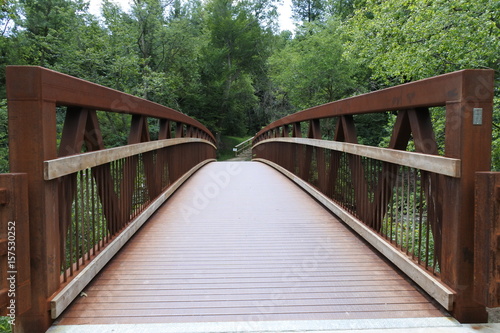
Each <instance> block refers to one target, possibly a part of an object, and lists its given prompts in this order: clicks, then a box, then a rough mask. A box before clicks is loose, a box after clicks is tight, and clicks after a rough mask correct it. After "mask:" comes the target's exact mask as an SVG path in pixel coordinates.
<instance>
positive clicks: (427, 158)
mask: <svg viewBox="0 0 500 333" xmlns="http://www.w3.org/2000/svg"><path fill="white" fill-rule="evenodd" d="M272 142H285V143H295V144H298V145H307V146H312V147H318V148H326V149H329V150H335V151H339V152H345V153H350V154H353V155H356V156H363V157H369V158H374V159H377V160H379V161H384V162H389V163H393V164H399V165H404V166H407V167H410V168H415V169H421V170H425V171H429V172H434V173H437V174H440V175H445V176H450V177H456V178H460V164H461V161H460V160H458V159H456V158H447V157H442V156H436V155H428V154H422V153H415V152H410V151H402V150H396V149H388V148H380V147H370V146H364V145H360V144H355V143H346V142H338V141H328V140H318V139H308V138H273V139H267V140H263V141H260V142H258V143H257V144H256V145H255V146H254V148H257V147H258V146H260V145H262V144H266V143H272Z"/></svg>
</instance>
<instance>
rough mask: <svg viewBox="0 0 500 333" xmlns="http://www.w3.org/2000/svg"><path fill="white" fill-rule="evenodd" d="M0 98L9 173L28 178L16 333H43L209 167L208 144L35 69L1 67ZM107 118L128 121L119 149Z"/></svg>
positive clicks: (116, 98) (147, 109)
mask: <svg viewBox="0 0 500 333" xmlns="http://www.w3.org/2000/svg"><path fill="white" fill-rule="evenodd" d="M7 95H8V108H9V143H10V169H11V172H20V173H25V174H26V175H27V179H28V181H27V183H28V194H29V221H30V229H29V245H30V254H31V281H30V285H31V309H30V310H28V311H27V312H26V313H24V314H22V315H21V316H18V319H17V329H18V331H19V332H23V331H25V332H45V330H46V329H47V328H48V327H49V326H50V324H51V321H52V319H55V318H57V316H58V315H59V314H60V313H61V312H62V311H63V310H64V309H65V307H66V306H67V305H69V304H70V303H71V301H72V300H73V299H74V298H75V297H77V296H78V295H79V294H80V293H81V291H82V290H83V288H84V287H85V286H86V284H87V283H88V282H90V281H91V279H92V278H93V277H94V276H95V275H96V274H97V273H98V272H99V270H100V269H101V268H103V267H104V265H105V264H106V263H107V262H108V261H109V260H110V259H111V257H112V256H113V255H114V254H115V253H116V252H117V251H118V250H119V249H120V247H121V246H123V245H124V244H125V242H126V241H127V240H128V239H129V238H130V237H131V236H132V235H133V233H134V232H135V231H136V230H137V229H138V228H139V227H140V226H141V225H142V224H143V223H144V222H145V221H146V220H147V218H148V217H149V216H151V215H152V214H153V213H154V211H155V210H156V209H157V208H158V207H159V206H160V205H161V203H163V202H164V201H165V200H166V199H167V198H168V196H169V195H171V194H172V193H173V191H175V189H176V188H177V187H178V186H180V184H181V183H182V182H183V181H184V180H186V179H187V178H188V177H189V176H190V175H191V174H192V173H193V172H195V171H196V170H197V169H198V168H200V167H201V166H203V165H204V164H206V163H208V162H210V161H212V160H214V158H215V150H216V147H215V138H214V136H213V135H212V134H211V132H210V131H209V130H208V129H207V128H205V127H204V126H203V125H202V124H200V123H199V122H198V121H196V120H194V119H192V118H190V117H188V116H186V115H184V114H182V113H180V112H177V111H175V110H172V109H169V108H166V107H163V106H160V105H158V104H155V103H152V102H149V101H146V100H143V99H140V98H137V97H133V96H131V95H127V94H124V93H121V92H118V91H116V90H112V89H109V88H105V87H102V86H99V85H96V84H92V83H90V82H87V81H83V80H79V79H76V78H73V77H70V76H67V75H64V74H60V73H57V72H54V71H51V70H47V69H44V68H40V67H23V66H12V67H8V68H7ZM56 110H59V112H56ZM61 110H62V111H61ZM106 113H108V114H109V113H123V114H128V115H130V116H128V117H129V119H130V131H129V134H128V142H127V144H126V145H124V146H120V147H113V148H107V147H106V142H104V139H103V135H102V132H101V128H100V125H101V121H102V119H103V118H106ZM61 114H62V115H64V125H63V127H62V131H61V133H60V138H58V137H57V124H58V122H57V119H56V118H57V117H58V116H59V117H60V116H61ZM151 123H154V125H155V127H157V131H156V132H155V134H154V136H155V139H154V140H151V132H152V131H150V128H149V124H151ZM156 137H157V138H156ZM26 236H28V235H18V237H26Z"/></svg>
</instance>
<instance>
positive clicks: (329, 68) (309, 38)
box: [270, 19, 362, 109]
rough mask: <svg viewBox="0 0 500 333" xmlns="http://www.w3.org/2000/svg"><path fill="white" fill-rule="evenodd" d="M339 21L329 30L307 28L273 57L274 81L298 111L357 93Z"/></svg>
mask: <svg viewBox="0 0 500 333" xmlns="http://www.w3.org/2000/svg"><path fill="white" fill-rule="evenodd" d="M340 27H341V24H340V22H339V21H338V20H336V19H331V20H329V21H328V23H327V25H326V27H323V26H319V25H314V24H313V25H308V26H307V27H306V28H307V29H308V30H309V31H313V32H314V33H312V34H309V33H306V34H304V35H303V36H302V37H301V38H296V39H295V40H293V41H292V42H290V43H289V44H288V45H287V46H286V47H285V48H284V49H283V50H281V51H280V52H278V53H276V54H274V55H273V57H272V58H271V61H270V62H271V65H272V68H273V72H272V73H273V74H272V77H273V80H274V82H275V83H276V84H277V85H278V86H279V87H280V89H281V90H282V91H284V92H285V93H286V94H287V96H288V98H289V100H290V102H291V104H292V105H293V106H294V107H295V108H296V109H305V108H309V107H312V106H315V105H318V104H322V103H326V102H331V101H334V100H337V99H340V98H343V97H346V96H349V95H352V94H353V93H355V92H360V91H361V89H362V85H360V84H359V83H358V82H356V68H354V67H353V66H352V65H351V63H350V62H349V59H346V58H345V57H344V48H343V39H344V36H343V32H342V30H341V29H340Z"/></svg>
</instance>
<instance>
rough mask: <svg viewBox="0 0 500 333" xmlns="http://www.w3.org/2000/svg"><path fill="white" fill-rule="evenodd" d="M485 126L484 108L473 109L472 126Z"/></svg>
mask: <svg viewBox="0 0 500 333" xmlns="http://www.w3.org/2000/svg"><path fill="white" fill-rule="evenodd" d="M482 124H483V108H474V109H472V125H482Z"/></svg>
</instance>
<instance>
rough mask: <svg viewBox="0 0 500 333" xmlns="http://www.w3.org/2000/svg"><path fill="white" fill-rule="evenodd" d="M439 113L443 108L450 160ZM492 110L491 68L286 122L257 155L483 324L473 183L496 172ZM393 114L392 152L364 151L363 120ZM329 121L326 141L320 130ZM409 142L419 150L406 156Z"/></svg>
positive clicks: (269, 131) (465, 317)
mask: <svg viewBox="0 0 500 333" xmlns="http://www.w3.org/2000/svg"><path fill="white" fill-rule="evenodd" d="M434 107H444V110H445V111H444V113H443V117H445V133H444V153H443V154H442V155H439V154H438V144H437V142H436V136H435V132H434V130H433V123H432V117H431V112H432V111H431V108H434ZM492 108H493V71H490V70H465V71H459V72H454V73H450V74H446V75H442V76H437V77H434V78H430V79H426V80H421V81H417V82H413V83H408V84H404V85H400V86H396V87H393V88H389V89H385V90H380V91H377V92H373V93H369V94H365V95H361V96H357V97H352V98H348V99H345V100H341V101H336V102H332V103H328V104H325V105H320V106H317V107H314V108H311V109H308V110H304V111H301V112H298V113H296V114H293V115H290V116H287V117H285V118H282V119H280V120H278V121H276V122H274V123H272V124H270V125H268V126H267V127H265V128H264V129H263V130H261V131H260V132H259V133H258V134H257V135H256V136H255V139H254V141H253V154H254V158H255V159H256V160H259V161H262V162H265V163H268V164H270V165H272V166H273V167H275V168H277V169H278V170H280V171H281V172H283V173H284V174H285V175H287V176H289V177H290V178H291V179H292V180H294V181H295V182H296V183H298V184H299V185H300V186H302V187H304V188H305V189H306V190H307V191H309V192H310V193H311V194H313V195H314V196H315V197H316V198H317V199H318V200H319V201H320V202H322V203H323V204H324V205H325V206H327V207H328V208H330V209H331V210H332V211H333V212H334V213H335V214H336V215H337V216H339V217H340V218H341V219H342V220H343V221H344V222H346V224H348V225H349V226H350V227H351V228H352V229H353V230H355V231H356V232H358V233H359V234H360V235H362V236H363V237H364V238H365V239H366V240H367V241H368V242H369V243H370V244H371V245H372V246H374V247H375V248H376V249H378V250H379V251H380V252H381V253H382V254H383V255H385V256H386V257H387V258H388V259H389V260H391V261H392V262H393V263H394V264H396V265H397V266H398V267H399V268H400V269H401V270H403V271H404V272H405V273H406V274H408V276H410V277H411V278H412V279H413V280H414V281H415V282H416V283H417V284H419V285H420V286H421V287H422V288H423V289H424V290H425V291H426V292H428V293H429V294H430V295H431V296H432V297H434V298H435V299H436V300H437V301H438V302H439V303H440V304H441V305H442V306H443V307H444V308H446V309H447V310H449V311H451V312H452V314H453V315H454V316H455V317H456V318H457V319H459V320H461V321H484V320H486V316H487V314H486V311H485V307H484V305H483V304H478V303H476V302H475V301H474V292H473V271H474V177H475V173H476V172H478V171H489V170H490V163H491V128H492V124H491V122H492ZM386 112H391V113H393V114H396V115H397V116H396V120H395V123H394V127H393V132H392V136H391V138H390V142H389V144H388V147H386V148H380V147H370V146H366V145H360V144H358V137H357V133H356V121H355V116H356V115H360V114H366V113H386ZM331 119H334V120H333V121H334V122H335V130H334V133H333V136H330V137H328V135H327V133H326V131H324V130H323V131H322V127H323V129H324V128H325V127H327V126H326V125H328V126H331V124H332V120H331ZM322 125H323V126H322ZM302 136H305V137H302ZM411 138H412V139H413V143H414V148H415V152H410V151H406V150H407V147H408V143H409V141H410V139H411Z"/></svg>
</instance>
